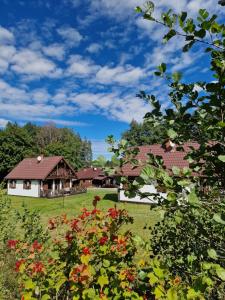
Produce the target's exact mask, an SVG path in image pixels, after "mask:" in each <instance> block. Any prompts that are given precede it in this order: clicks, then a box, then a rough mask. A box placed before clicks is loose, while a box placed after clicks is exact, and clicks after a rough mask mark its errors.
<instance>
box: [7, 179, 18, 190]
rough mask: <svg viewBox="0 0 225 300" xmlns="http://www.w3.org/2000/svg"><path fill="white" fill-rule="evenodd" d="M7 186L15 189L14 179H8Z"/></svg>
mask: <svg viewBox="0 0 225 300" xmlns="http://www.w3.org/2000/svg"><path fill="white" fill-rule="evenodd" d="M9 188H10V189H15V188H16V180H10V181H9Z"/></svg>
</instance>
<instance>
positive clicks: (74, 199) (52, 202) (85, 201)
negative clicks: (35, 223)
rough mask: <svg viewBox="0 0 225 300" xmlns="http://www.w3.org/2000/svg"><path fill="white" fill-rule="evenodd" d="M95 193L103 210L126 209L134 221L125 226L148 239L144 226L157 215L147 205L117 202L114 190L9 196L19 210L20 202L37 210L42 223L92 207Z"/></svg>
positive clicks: (153, 220) (147, 225)
mask: <svg viewBox="0 0 225 300" xmlns="http://www.w3.org/2000/svg"><path fill="white" fill-rule="evenodd" d="M95 195H99V196H100V197H101V201H100V202H99V203H98V208H99V209H102V210H104V211H106V210H108V209H109V208H110V207H114V205H116V206H117V207H118V208H120V209H126V210H127V211H128V212H129V214H130V215H131V216H132V217H133V218H134V223H133V224H131V225H128V226H126V227H127V229H131V230H132V231H133V232H134V233H135V234H138V235H140V236H142V237H143V238H146V239H148V236H149V231H148V230H145V229H144V227H149V226H152V225H153V224H155V222H156V221H158V219H159V215H158V214H157V213H156V212H155V211H152V210H151V209H150V206H149V205H144V204H134V203H122V202H117V194H116V191H115V190H110V189H97V190H96V189H89V190H88V192H87V193H85V194H79V195H74V196H68V197H65V198H64V201H63V199H62V198H55V199H45V198H30V197H19V196H9V198H10V200H11V202H12V207H13V208H15V209H17V210H20V209H21V208H22V204H23V203H25V204H26V206H27V207H28V208H29V209H31V210H34V209H35V210H38V211H39V213H40V214H41V217H42V221H43V224H47V221H48V219H49V218H50V217H54V216H58V215H61V214H64V213H66V214H67V215H74V216H76V215H78V214H79V213H80V211H81V209H82V208H83V207H86V208H87V209H91V208H92V200H93V198H94V196H95Z"/></svg>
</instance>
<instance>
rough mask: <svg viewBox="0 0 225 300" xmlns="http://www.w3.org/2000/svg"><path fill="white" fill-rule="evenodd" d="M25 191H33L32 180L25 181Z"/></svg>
mask: <svg viewBox="0 0 225 300" xmlns="http://www.w3.org/2000/svg"><path fill="white" fill-rule="evenodd" d="M23 189H24V190H30V189H31V181H30V180H24V181H23Z"/></svg>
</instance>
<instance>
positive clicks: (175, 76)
mask: <svg viewBox="0 0 225 300" xmlns="http://www.w3.org/2000/svg"><path fill="white" fill-rule="evenodd" d="M172 78H173V81H175V82H178V81H180V80H181V78H182V74H181V73H180V72H174V73H173V74H172Z"/></svg>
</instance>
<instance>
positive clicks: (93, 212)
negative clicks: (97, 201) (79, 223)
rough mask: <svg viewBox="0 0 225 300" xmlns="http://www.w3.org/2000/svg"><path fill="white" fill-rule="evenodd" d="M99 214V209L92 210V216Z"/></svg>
mask: <svg viewBox="0 0 225 300" xmlns="http://www.w3.org/2000/svg"><path fill="white" fill-rule="evenodd" d="M98 213H100V210H99V209H97V208H94V209H93V210H92V212H91V214H92V215H96V214H98Z"/></svg>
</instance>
